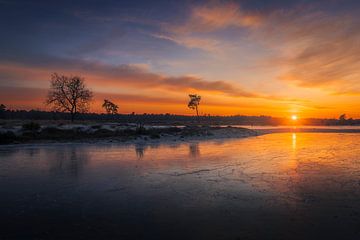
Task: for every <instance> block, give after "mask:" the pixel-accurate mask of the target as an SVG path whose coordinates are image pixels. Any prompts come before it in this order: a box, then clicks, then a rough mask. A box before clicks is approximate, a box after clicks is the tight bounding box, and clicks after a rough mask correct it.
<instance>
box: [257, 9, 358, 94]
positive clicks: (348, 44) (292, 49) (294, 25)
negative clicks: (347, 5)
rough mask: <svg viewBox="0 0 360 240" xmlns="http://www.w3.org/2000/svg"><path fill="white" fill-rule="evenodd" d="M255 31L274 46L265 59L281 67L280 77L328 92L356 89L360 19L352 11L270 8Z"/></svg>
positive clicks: (343, 91)
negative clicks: (334, 11)
mask: <svg viewBox="0 0 360 240" xmlns="http://www.w3.org/2000/svg"><path fill="white" fill-rule="evenodd" d="M264 22H265V23H264V24H263V25H262V27H261V29H258V30H257V32H255V33H254V34H255V36H256V38H257V40H258V41H261V42H263V43H264V44H267V45H268V46H269V47H271V48H273V49H276V51H277V52H278V53H279V55H277V56H274V59H270V60H269V61H270V62H272V63H273V64H270V65H271V66H272V67H282V68H283V69H285V70H284V71H283V73H282V74H281V75H280V76H279V78H280V79H281V80H284V81H286V82H289V83H293V84H295V85H297V86H300V87H306V88H321V89H324V90H326V91H329V92H332V93H346V92H350V91H355V92H360V82H359V78H360V47H359V46H360V45H359V43H360V30H359V28H358V26H359V24H360V21H359V19H358V17H357V14H356V12H347V14H334V13H332V12H328V11H321V10H318V9H313V8H311V7H301V8H296V9H293V10H288V11H280V10H278V11H274V12H272V13H271V14H269V15H268V16H267V17H266V21H264Z"/></svg>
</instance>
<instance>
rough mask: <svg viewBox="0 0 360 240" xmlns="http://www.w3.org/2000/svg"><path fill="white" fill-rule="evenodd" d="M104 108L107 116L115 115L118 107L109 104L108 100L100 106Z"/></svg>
mask: <svg viewBox="0 0 360 240" xmlns="http://www.w3.org/2000/svg"><path fill="white" fill-rule="evenodd" d="M102 107H103V108H105V111H106V113H107V114H117V113H118V108H119V106H118V105H116V104H115V103H112V102H110V101H109V100H107V99H105V100H104V103H103V105H102Z"/></svg>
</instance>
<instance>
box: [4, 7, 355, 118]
mask: <svg viewBox="0 0 360 240" xmlns="http://www.w3.org/2000/svg"><path fill="white" fill-rule="evenodd" d="M11 2H12V3H10V1H1V2H0V13H1V14H0V18H1V27H2V37H1V39H0V51H1V56H0V103H3V104H5V105H6V106H7V107H8V108H11V109H28V110H29V109H41V110H49V109H48V107H47V106H46V105H44V98H45V97H46V94H47V90H48V88H49V80H50V75H51V74H52V73H53V72H58V73H61V74H67V75H71V74H74V75H80V76H82V77H84V78H85V79H86V82H87V85H88V86H89V88H91V89H92V90H93V92H94V101H93V102H92V104H91V108H90V111H91V112H104V111H103V109H102V108H101V103H102V101H103V99H105V98H106V99H109V100H111V101H113V102H115V103H116V104H118V105H119V113H131V112H136V113H174V114H186V115H190V114H192V113H193V112H192V111H191V109H189V108H187V106H186V104H187V98H188V97H187V96H188V94H190V93H196V94H199V95H201V96H202V103H201V107H200V109H199V114H211V115H236V114H241V115H268V116H274V117H284V118H287V117H288V116H289V114H291V112H294V111H296V112H298V113H301V116H302V117H304V118H308V117H319V118H337V117H338V116H339V115H340V114H343V113H346V114H347V116H348V117H352V118H359V117H360V114H359V113H358V110H357V109H358V106H357V105H358V102H359V101H360V82H359V81H360V80H359V77H360V67H359V66H360V60H359V58H358V57H357V56H358V55H359V53H358V51H360V50H359V49H360V48H358V39H359V35H360V31H359V30H358V27H357V26H358V25H359V23H360V22H359V21H360V20H359V18H358V14H357V9H359V8H358V7H357V6H358V5H359V2H357V1H347V2H348V4H341V8H339V7H338V6H339V4H338V2H337V1H330V2H328V1H327V2H326V4H325V2H324V1H314V2H311V3H310V2H307V1H305V2H304V1H296V0H292V1H265V2H258V1H250V0H242V1H202V2H195V1H186V2H183V1H167V2H161V3H157V2H153V1H139V2H137V3H136V4H135V3H132V2H130V1H129V2H127V1H109V2H108V3H106V4H105V3H104V4H101V3H98V4H95V3H94V4H87V3H85V2H81V1H79V2H77V3H76V4H72V3H63V4H61V6H55V5H52V4H51V3H49V2H47V1H33V2H28V3H27V4H26V7H21V4H20V2H19V3H17V1H11ZM110 2H111V3H110ZM43 12H51V15H52V17H49V15H47V14H42V13H43ZM170 12H171V14H169V13H170ZM14 13H17V16H20V19H19V18H18V17H13V16H14ZM14 29H16V31H15V30H14Z"/></svg>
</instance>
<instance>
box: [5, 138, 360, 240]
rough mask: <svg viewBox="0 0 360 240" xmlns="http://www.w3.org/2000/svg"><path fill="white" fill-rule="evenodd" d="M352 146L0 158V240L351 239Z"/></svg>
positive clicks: (299, 144) (73, 147) (355, 162)
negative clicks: (45, 239) (164, 239)
mask: <svg viewBox="0 0 360 240" xmlns="http://www.w3.org/2000/svg"><path fill="white" fill-rule="evenodd" d="M359 227H360V134H351V133H346V134H345V133H276V134H268V135H263V136H259V137H252V138H247V139H238V140H224V141H204V142H192V143H176V142H174V143H171V144H164V145H130V144H129V145H117V144H53V145H38V146H15V147H6V146H5V147H1V148H0V233H1V235H0V239H13V238H18V239H44V238H51V239H69V238H76V239H94V238H95V239H159V238H166V239H259V238H261V239H309V238H312V239H320V238H321V239H323V238H327V239H359V237H360V233H359V229H360V228H359Z"/></svg>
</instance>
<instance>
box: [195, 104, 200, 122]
mask: <svg viewBox="0 0 360 240" xmlns="http://www.w3.org/2000/svg"><path fill="white" fill-rule="evenodd" d="M196 116H197V120H198V123H200V117H199V110H198V107H197V106H196Z"/></svg>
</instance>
